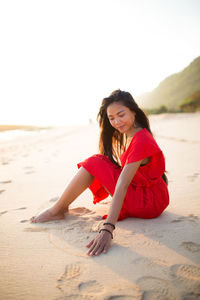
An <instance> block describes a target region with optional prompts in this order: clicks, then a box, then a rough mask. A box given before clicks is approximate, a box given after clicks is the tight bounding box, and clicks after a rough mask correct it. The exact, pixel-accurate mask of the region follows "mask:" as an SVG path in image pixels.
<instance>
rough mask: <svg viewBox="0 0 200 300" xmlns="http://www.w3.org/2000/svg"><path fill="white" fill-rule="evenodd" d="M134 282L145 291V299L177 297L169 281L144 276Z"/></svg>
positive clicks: (166, 299)
mask: <svg viewBox="0 0 200 300" xmlns="http://www.w3.org/2000/svg"><path fill="white" fill-rule="evenodd" d="M136 283H137V284H138V285H139V287H140V288H141V289H142V290H143V291H144V292H145V293H144V298H142V300H143V299H145V300H147V299H148V300H149V299H151V300H153V299H156V300H158V299H159V300H161V299H162V300H174V299H177V297H176V296H177V295H176V294H175V291H174V290H173V289H171V288H170V282H169V281H168V280H164V279H161V278H158V277H152V276H144V277H141V278H139V279H138V280H137V281H136Z"/></svg>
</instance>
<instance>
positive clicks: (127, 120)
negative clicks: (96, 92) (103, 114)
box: [107, 102, 135, 136]
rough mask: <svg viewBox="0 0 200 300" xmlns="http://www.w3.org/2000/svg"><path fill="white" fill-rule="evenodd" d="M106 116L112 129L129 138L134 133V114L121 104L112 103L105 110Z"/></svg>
mask: <svg viewBox="0 0 200 300" xmlns="http://www.w3.org/2000/svg"><path fill="white" fill-rule="evenodd" d="M107 116H108V119H109V121H110V124H111V125H112V127H114V128H115V129H117V130H118V131H119V132H121V133H125V134H127V136H129V135H130V136H131V135H132V133H133V131H134V121H135V112H133V111H131V110H130V109H129V108H128V107H127V106H125V105H123V104H122V103H121V102H113V103H112V104H110V105H109V106H108V108H107Z"/></svg>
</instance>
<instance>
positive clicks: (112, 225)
mask: <svg viewBox="0 0 200 300" xmlns="http://www.w3.org/2000/svg"><path fill="white" fill-rule="evenodd" d="M103 225H110V226H111V227H112V228H113V229H114V230H115V225H114V224H112V223H103Z"/></svg>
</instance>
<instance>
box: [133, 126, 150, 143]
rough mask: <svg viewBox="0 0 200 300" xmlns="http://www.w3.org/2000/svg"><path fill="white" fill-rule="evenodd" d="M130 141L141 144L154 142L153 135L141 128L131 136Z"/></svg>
mask: <svg viewBox="0 0 200 300" xmlns="http://www.w3.org/2000/svg"><path fill="white" fill-rule="evenodd" d="M132 141H135V142H142V141H155V139H154V137H153V135H152V134H151V133H150V132H149V131H148V130H147V129H146V128H142V129H141V130H139V131H138V132H136V134H135V135H134V136H133V139H132Z"/></svg>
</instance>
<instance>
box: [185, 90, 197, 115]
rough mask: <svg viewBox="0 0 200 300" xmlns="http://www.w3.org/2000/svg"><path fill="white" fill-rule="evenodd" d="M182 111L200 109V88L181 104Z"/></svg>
mask: <svg viewBox="0 0 200 300" xmlns="http://www.w3.org/2000/svg"><path fill="white" fill-rule="evenodd" d="M180 109H181V111H184V112H195V111H198V110H200V90H199V91H197V92H195V93H193V94H192V95H191V96H190V97H188V98H186V99H185V100H184V101H183V102H182V103H181V104H180Z"/></svg>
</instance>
